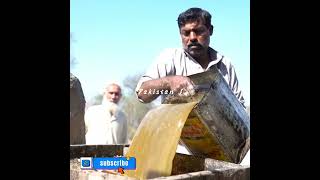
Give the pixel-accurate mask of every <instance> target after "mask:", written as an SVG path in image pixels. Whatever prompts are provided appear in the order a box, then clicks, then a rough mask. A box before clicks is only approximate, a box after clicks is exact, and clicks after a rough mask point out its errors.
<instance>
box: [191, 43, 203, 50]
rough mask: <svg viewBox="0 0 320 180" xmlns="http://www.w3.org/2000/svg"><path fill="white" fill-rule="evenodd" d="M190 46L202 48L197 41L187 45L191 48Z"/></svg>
mask: <svg viewBox="0 0 320 180" xmlns="http://www.w3.org/2000/svg"><path fill="white" fill-rule="evenodd" d="M191 46H197V47H200V48H202V45H201V44H199V43H197V42H194V43H191V44H189V45H188V49H190V48H191Z"/></svg>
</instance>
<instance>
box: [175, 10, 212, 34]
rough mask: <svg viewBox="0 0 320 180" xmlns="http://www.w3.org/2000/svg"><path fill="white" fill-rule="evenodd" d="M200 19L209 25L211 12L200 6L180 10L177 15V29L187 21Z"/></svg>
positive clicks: (208, 26)
mask: <svg viewBox="0 0 320 180" xmlns="http://www.w3.org/2000/svg"><path fill="white" fill-rule="evenodd" d="M199 19H202V20H203V21H204V24H205V26H206V27H207V28H210V27H211V14H210V13H209V12H208V11H206V10H203V9H201V8H196V7H194V8H190V9H188V10H186V11H184V12H182V13H181V14H180V15H179V17H178V26H179V29H180V28H181V27H182V26H184V25H185V24H186V23H188V22H193V21H197V20H199Z"/></svg>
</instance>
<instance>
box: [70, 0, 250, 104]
mask: <svg viewBox="0 0 320 180" xmlns="http://www.w3.org/2000/svg"><path fill="white" fill-rule="evenodd" d="M190 7H200V8H203V9H206V10H207V11H209V12H210V13H211V15H212V20H211V21H212V24H213V26H214V31H213V35H212V36H211V42H210V46H211V47H213V48H214V49H215V50H217V51H218V52H220V53H221V54H223V55H225V56H227V57H229V58H230V59H231V61H232V64H233V65H234V66H235V68H236V72H237V76H238V79H239V84H240V87H241V89H242V90H243V93H244V97H245V99H246V104H247V105H250V1H249V0H223V1H222V0H161V1H152V0H136V1H129V0H117V1H111V0H71V1H70V32H71V33H72V36H73V39H74V41H73V42H72V43H71V54H72V55H73V56H74V57H75V58H76V61H77V64H76V65H75V66H73V67H72V68H71V69H70V71H71V72H72V73H73V74H74V75H76V76H77V77H78V78H79V79H80V81H81V84H82V88H83V91H84V95H85V98H86V100H87V101H89V100H90V99H92V97H93V96H95V95H97V94H98V93H100V92H101V90H102V87H103V86H104V85H105V84H106V83H108V82H112V81H115V82H119V83H120V84H122V82H123V79H124V78H125V77H126V76H128V75H131V74H137V73H143V72H144V71H145V70H146V68H148V67H149V66H150V64H151V63H152V62H153V60H154V59H155V57H156V56H157V55H158V54H159V53H160V52H161V51H162V50H163V49H165V48H173V47H181V46H182V45H181V40H180V35H179V29H178V26H177V22H176V19H177V17H178V15H179V14H180V13H181V12H182V11H184V10H186V9H188V8H190Z"/></svg>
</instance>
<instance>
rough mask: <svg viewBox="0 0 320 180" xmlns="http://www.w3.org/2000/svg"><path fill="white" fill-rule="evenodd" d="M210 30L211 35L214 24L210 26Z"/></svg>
mask: <svg viewBox="0 0 320 180" xmlns="http://www.w3.org/2000/svg"><path fill="white" fill-rule="evenodd" d="M209 32H210V36H211V35H212V33H213V26H212V25H211V26H210V28H209Z"/></svg>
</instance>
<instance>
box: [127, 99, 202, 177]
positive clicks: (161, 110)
mask: <svg viewBox="0 0 320 180" xmlns="http://www.w3.org/2000/svg"><path fill="white" fill-rule="evenodd" d="M196 104H197V102H191V103H184V104H161V105H160V106H158V107H157V108H155V109H152V110H150V111H149V112H148V113H147V114H146V116H145V117H144V118H143V120H142V121H141V124H140V125H139V128H138V129H137V132H136V134H135V136H134V138H133V140H132V143H131V145H130V147H129V149H128V152H127V153H126V155H125V156H127V157H135V158H136V170H128V171H126V172H125V175H126V176H129V177H134V178H138V179H147V178H155V177H160V176H170V174H171V170H172V161H173V158H174V155H175V153H176V148H177V146H178V142H179V139H180V135H181V131H182V128H183V126H184V124H185V122H186V120H187V118H188V115H189V114H190V112H191V110H192V109H193V108H194V106H195V105H196Z"/></svg>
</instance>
